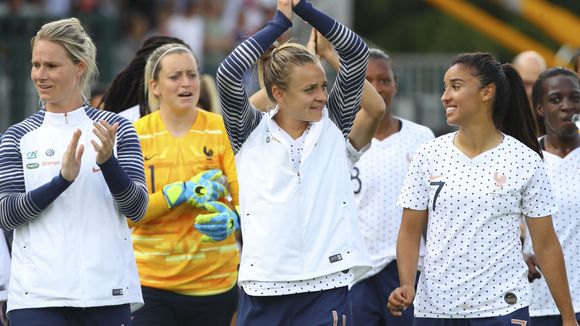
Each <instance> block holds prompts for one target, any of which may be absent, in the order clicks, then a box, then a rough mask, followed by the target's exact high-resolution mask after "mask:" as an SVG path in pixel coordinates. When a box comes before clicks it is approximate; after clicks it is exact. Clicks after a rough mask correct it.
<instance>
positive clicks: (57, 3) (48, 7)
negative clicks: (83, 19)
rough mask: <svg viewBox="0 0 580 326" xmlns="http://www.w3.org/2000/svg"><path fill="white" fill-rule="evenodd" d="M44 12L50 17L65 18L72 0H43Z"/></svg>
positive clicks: (70, 7)
mask: <svg viewBox="0 0 580 326" xmlns="http://www.w3.org/2000/svg"><path fill="white" fill-rule="evenodd" d="M43 2H44V12H45V13H46V14H47V15H50V16H66V15H68V14H69V13H70V12H71V9H72V0H44V1H43Z"/></svg>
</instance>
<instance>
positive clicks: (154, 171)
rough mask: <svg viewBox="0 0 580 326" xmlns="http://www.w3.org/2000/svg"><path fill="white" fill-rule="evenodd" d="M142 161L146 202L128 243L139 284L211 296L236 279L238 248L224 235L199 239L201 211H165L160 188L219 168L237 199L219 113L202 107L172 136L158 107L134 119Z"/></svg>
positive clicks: (188, 208) (186, 207) (187, 207)
mask: <svg viewBox="0 0 580 326" xmlns="http://www.w3.org/2000/svg"><path fill="white" fill-rule="evenodd" d="M135 128H136V130H137V134H138V135H139V141H140V142H141V147H142V149H143V156H144V159H145V175H146V177H147V188H148V191H149V206H148V207H147V213H146V214H145V217H144V218H143V220H141V221H140V222H139V223H137V224H133V225H132V227H133V233H132V238H133V247H134V250H135V257H136V259H137V267H138V269H139V277H140V279H141V285H143V286H149V287H153V288H158V289H162V290H167V291H173V292H177V293H180V294H185V295H198V296H203V295H212V294H218V293H223V292H225V291H228V290H230V289H231V288H232V287H233V286H234V285H235V283H236V279H237V275H238V274H237V270H238V264H239V260H240V256H239V251H238V248H237V245H236V242H235V239H234V235H233V234H232V235H230V236H229V237H228V238H227V239H225V240H224V241H218V242H211V243H202V242H201V241H200V238H201V233H200V232H198V231H197V230H195V228H194V226H193V224H194V220H195V217H196V216H197V215H198V214H204V213H207V211H205V210H202V209H198V208H193V207H192V206H190V205H188V204H187V203H184V204H181V205H180V206H178V207H175V208H173V209H171V210H170V209H169V208H168V207H167V205H166V203H165V199H164V198H163V191H162V189H163V186H165V185H166V184H169V183H172V182H176V181H186V180H189V179H190V178H191V177H193V176H195V175H196V174H197V173H199V172H201V171H205V170H210V169H220V170H222V171H223V173H224V175H225V176H226V177H227V183H228V186H229V190H230V193H231V196H232V199H233V204H235V205H237V203H238V183H237V177H236V169H235V163H234V154H233V152H232V148H231V145H230V143H229V140H228V137H227V135H226V131H225V128H224V124H223V120H222V117H221V116H219V115H217V114H214V113H211V112H207V111H203V110H198V115H197V118H196V120H195V123H194V124H193V126H192V128H191V129H190V130H189V132H188V133H187V134H186V135H183V136H180V137H175V136H173V135H172V134H170V133H169V131H168V130H167V128H166V127H165V124H164V123H163V121H162V120H161V117H160V115H159V111H156V112H153V113H151V114H149V115H147V116H145V117H143V118H141V119H139V120H137V121H136V122H135Z"/></svg>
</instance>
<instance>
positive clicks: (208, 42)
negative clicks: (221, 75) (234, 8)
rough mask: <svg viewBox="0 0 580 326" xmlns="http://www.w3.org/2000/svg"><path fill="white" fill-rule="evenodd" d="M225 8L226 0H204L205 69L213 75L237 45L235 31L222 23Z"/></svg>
mask: <svg viewBox="0 0 580 326" xmlns="http://www.w3.org/2000/svg"><path fill="white" fill-rule="evenodd" d="M223 10H224V0H204V13H205V16H204V17H205V42H204V46H205V54H204V58H205V61H204V69H203V71H204V72H205V73H208V74H212V75H215V73H216V71H217V67H218V65H219V64H220V63H221V62H222V61H223V60H224V59H225V58H226V56H227V54H228V52H230V51H231V50H233V49H234V45H235V44H234V37H233V33H231V32H229V31H228V30H226V29H225V28H224V26H223V25H222V22H221V17H222V15H223Z"/></svg>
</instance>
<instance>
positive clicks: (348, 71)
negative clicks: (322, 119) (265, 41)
mask: <svg viewBox="0 0 580 326" xmlns="http://www.w3.org/2000/svg"><path fill="white" fill-rule="evenodd" d="M294 12H295V13H296V14H297V15H298V16H300V17H301V18H302V19H304V20H305V21H306V22H308V23H309V24H310V25H312V27H314V28H315V29H316V30H317V31H319V32H320V33H321V34H322V35H323V36H324V37H325V38H326V39H327V40H328V41H330V43H331V44H332V45H333V46H334V48H335V49H336V52H337V53H338V55H339V57H340V68H339V70H338V76H337V78H336V82H335V84H334V87H333V89H332V91H331V92H330V95H329V97H328V104H327V106H328V109H329V113H330V117H331V119H332V120H333V121H334V123H335V124H336V125H337V126H338V128H339V129H340V130H341V131H342V133H343V135H344V137H345V138H346V137H348V135H349V133H350V130H351V128H352V123H353V120H354V117H355V115H356V113H357V111H358V109H359V107H360V102H361V96H362V90H363V84H364V80H365V76H366V71H367V65H368V57H369V49H368V47H367V45H366V44H365V43H364V42H363V40H362V39H361V38H360V37H359V36H358V35H356V34H355V33H354V32H353V31H351V30H350V29H348V28H346V27H345V26H344V25H342V24H341V23H339V22H338V21H336V20H334V19H333V18H331V17H329V16H327V15H326V14H324V13H322V12H320V11H319V10H317V9H316V8H314V7H313V6H312V5H311V4H310V3H308V2H307V1H306V0H302V1H300V2H299V3H298V4H297V5H296V6H295V7H294Z"/></svg>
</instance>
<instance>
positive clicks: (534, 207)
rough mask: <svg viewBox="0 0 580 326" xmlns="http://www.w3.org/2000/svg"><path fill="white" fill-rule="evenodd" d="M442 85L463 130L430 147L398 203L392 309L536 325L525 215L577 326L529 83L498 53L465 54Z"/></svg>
mask: <svg viewBox="0 0 580 326" xmlns="http://www.w3.org/2000/svg"><path fill="white" fill-rule="evenodd" d="M444 86H445V91H444V92H443V95H442V96H441V102H442V103H443V106H444V108H445V115H446V117H447V122H448V123H449V124H450V125H455V126H458V127H459V131H457V132H453V133H450V134H447V135H444V136H441V137H438V138H436V139H434V140H432V141H428V142H426V143H425V144H423V145H422V146H421V147H420V148H419V150H418V151H417V153H416V154H415V156H414V158H413V162H412V163H411V166H410V167H409V173H408V175H407V178H406V179H405V183H404V186H403V190H402V192H401V195H400V198H399V203H400V204H401V206H402V207H403V219H402V222H401V227H400V231H399V237H398V240H397V265H398V268H399V276H400V278H401V286H400V287H399V288H397V289H395V291H393V292H392V293H391V295H390V296H389V301H388V305H389V309H390V310H391V312H392V313H393V314H395V315H400V314H401V313H402V311H403V310H404V309H405V308H406V307H408V306H410V305H411V304H412V303H413V301H414V305H415V324H416V325H490V324H498V325H500V324H501V325H503V324H505V325H510V324H516V325H525V324H526V323H528V322H529V312H528V306H529V304H530V299H531V294H530V288H529V283H528V279H527V277H526V276H527V267H526V264H525V263H524V261H523V259H522V253H521V242H520V240H519V221H520V216H521V215H524V216H526V221H527V224H528V228H529V231H530V234H531V237H532V240H533V243H534V250H535V253H536V255H537V257H538V260H539V262H540V265H541V266H542V268H543V272H544V276H545V277H546V280H547V281H548V284H549V287H550V290H551V293H552V294H553V297H554V300H555V302H556V304H557V305H558V308H559V311H560V313H561V315H562V318H563V320H564V325H578V324H577V322H576V318H575V316H574V310H573V307H572V302H571V299H570V291H569V288H568V282H567V278H566V269H565V266H564V259H563V256H562V250H561V247H560V244H559V242H558V239H557V238H556V233H555V232H554V229H553V227H552V218H551V215H552V214H553V213H555V212H556V211H557V206H556V204H555V199H554V197H553V195H552V191H551V188H550V183H549V180H548V177H547V175H546V171H545V168H544V164H543V162H542V153H541V149H540V146H539V144H538V141H537V139H536V138H535V134H534V128H533V119H534V117H533V114H532V111H531V109H530V107H529V102H528V100H527V98H526V94H525V89H524V86H523V82H522V80H521V78H520V77H519V75H518V73H517V72H516V71H515V69H513V68H512V67H511V66H510V65H508V64H504V65H501V64H499V63H498V62H497V61H496V59H495V58H494V57H493V56H492V55H490V54H487V53H467V54H460V55H459V56H458V57H457V58H456V59H455V60H454V62H453V64H452V66H451V67H450V68H449V69H448V70H447V72H446V73H445V78H444ZM425 227H427V238H426V253H425V257H424V266H423V270H422V272H421V276H420V279H419V285H418V287H417V297H416V298H415V289H414V282H415V273H416V270H417V260H418V254H419V244H420V239H421V234H422V233H423V230H424V229H425Z"/></svg>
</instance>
